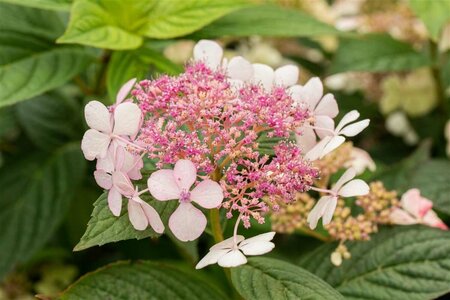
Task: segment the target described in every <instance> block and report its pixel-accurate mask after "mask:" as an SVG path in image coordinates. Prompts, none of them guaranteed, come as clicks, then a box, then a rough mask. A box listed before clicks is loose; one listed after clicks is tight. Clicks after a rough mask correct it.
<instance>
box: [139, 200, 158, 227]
mask: <svg viewBox="0 0 450 300" xmlns="http://www.w3.org/2000/svg"><path fill="white" fill-rule="evenodd" d="M141 207H142V210H143V211H144V213H145V216H146V217H147V220H148V223H149V224H150V226H151V227H152V228H153V230H154V231H155V232H156V233H160V234H161V233H163V232H164V224H163V222H162V220H161V217H160V216H159V214H158V212H157V211H156V210H155V209H154V208H153V207H152V206H151V205H150V204H148V203H147V202H143V203H141Z"/></svg>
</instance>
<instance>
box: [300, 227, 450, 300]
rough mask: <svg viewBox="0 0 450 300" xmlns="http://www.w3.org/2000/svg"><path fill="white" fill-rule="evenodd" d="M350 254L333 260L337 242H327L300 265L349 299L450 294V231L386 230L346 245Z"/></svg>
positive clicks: (418, 298)
mask: <svg viewBox="0 0 450 300" xmlns="http://www.w3.org/2000/svg"><path fill="white" fill-rule="evenodd" d="M346 245H347V247H348V249H349V251H350V253H351V255H352V257H351V259H349V260H345V261H344V262H343V263H342V265H341V266H339V267H335V266H333V265H332V264H331V262H330V255H331V253H332V252H333V251H334V249H335V248H336V245H324V246H322V247H320V248H318V249H317V250H316V251H315V252H312V253H310V254H309V255H307V256H305V257H304V258H303V259H302V261H301V262H300V265H301V266H302V267H304V268H306V269H307V270H309V271H311V272H313V273H314V274H316V275H317V276H319V277H321V278H322V279H324V280H325V281H326V282H328V283H329V284H330V285H332V286H333V287H335V288H336V289H337V290H338V291H339V292H341V293H342V294H343V295H344V297H345V299H380V300H381V299H411V300H416V299H417V300H422V299H423V300H428V299H434V298H437V297H438V296H440V295H443V294H445V293H448V292H450V255H449V253H450V233H449V232H447V231H443V230H439V229H435V228H429V227H425V226H419V225H418V226H398V227H395V228H383V229H382V230H381V232H380V233H378V234H376V235H373V236H372V238H371V240H370V241H368V242H354V243H347V244H346Z"/></svg>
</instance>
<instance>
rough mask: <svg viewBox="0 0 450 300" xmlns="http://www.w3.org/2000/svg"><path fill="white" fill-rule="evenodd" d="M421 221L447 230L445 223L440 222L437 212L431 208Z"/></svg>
mask: <svg viewBox="0 0 450 300" xmlns="http://www.w3.org/2000/svg"><path fill="white" fill-rule="evenodd" d="M423 223H424V224H425V225H428V226H431V227H436V228H440V229H442V230H448V227H447V225H446V224H445V223H444V222H442V220H441V219H439V217H438V216H437V214H436V213H435V212H434V211H432V210H429V211H428V212H427V213H426V215H425V216H424V217H423Z"/></svg>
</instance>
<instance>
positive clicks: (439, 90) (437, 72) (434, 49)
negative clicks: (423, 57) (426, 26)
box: [429, 41, 450, 116]
mask: <svg viewBox="0 0 450 300" xmlns="http://www.w3.org/2000/svg"><path fill="white" fill-rule="evenodd" d="M429 46H430V55H431V59H432V66H431V72H432V75H433V79H434V84H435V85H436V95H437V97H438V101H439V104H440V105H441V107H442V110H443V112H444V113H445V115H446V116H448V115H449V114H450V107H449V106H450V103H449V102H448V101H447V99H446V97H445V91H444V86H443V85H442V80H441V66H442V62H441V61H440V55H439V49H438V46H437V44H436V43H435V42H433V41H430V42H429Z"/></svg>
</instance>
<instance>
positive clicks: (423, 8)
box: [409, 0, 450, 41]
mask: <svg viewBox="0 0 450 300" xmlns="http://www.w3.org/2000/svg"><path fill="white" fill-rule="evenodd" d="M409 3H410V5H411V8H412V9H413V10H414V12H415V13H416V14H417V16H418V17H419V18H421V19H422V21H423V22H424V23H425V26H426V27H427V29H428V32H429V34H430V36H431V38H432V39H433V40H435V41H438V40H439V36H440V34H441V30H442V27H443V26H444V25H445V24H446V23H447V22H449V21H450V0H409Z"/></svg>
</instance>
